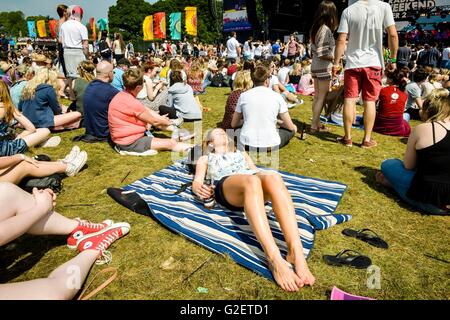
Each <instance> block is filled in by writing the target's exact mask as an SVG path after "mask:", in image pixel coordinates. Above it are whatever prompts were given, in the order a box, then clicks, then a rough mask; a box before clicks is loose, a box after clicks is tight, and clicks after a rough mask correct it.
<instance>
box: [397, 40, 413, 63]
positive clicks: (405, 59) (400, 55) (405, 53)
mask: <svg viewBox="0 0 450 320" xmlns="http://www.w3.org/2000/svg"><path fill="white" fill-rule="evenodd" d="M411 56H412V51H411V49H410V48H409V47H408V45H407V43H406V40H401V41H400V48H398V52H397V68H398V69H400V70H401V69H402V68H404V67H407V66H408V65H409V62H410V61H411Z"/></svg>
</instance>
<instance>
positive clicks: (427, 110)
mask: <svg viewBox="0 0 450 320" xmlns="http://www.w3.org/2000/svg"><path fill="white" fill-rule="evenodd" d="M423 111H424V114H425V118H426V121H427V122H437V121H444V120H445V119H447V118H448V117H450V96H449V92H448V90H447V89H435V90H433V92H432V93H431V94H430V95H429V97H428V100H427V101H426V102H425V103H424V105H423Z"/></svg>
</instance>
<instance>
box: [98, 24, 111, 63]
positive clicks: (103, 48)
mask: <svg viewBox="0 0 450 320" xmlns="http://www.w3.org/2000/svg"><path fill="white" fill-rule="evenodd" d="M98 51H99V52H100V55H101V57H102V58H103V60H106V61H109V62H111V55H112V51H111V40H109V37H108V31H106V30H102V35H101V37H100V40H99V41H98Z"/></svg>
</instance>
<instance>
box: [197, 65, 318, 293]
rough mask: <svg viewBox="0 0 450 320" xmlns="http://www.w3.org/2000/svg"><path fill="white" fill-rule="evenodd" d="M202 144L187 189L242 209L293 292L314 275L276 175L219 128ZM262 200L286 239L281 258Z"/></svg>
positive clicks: (273, 266)
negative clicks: (269, 206)
mask: <svg viewBox="0 0 450 320" xmlns="http://www.w3.org/2000/svg"><path fill="white" fill-rule="evenodd" d="M256 72H258V71H256ZM266 75H268V73H266ZM266 79H267V77H266ZM267 90H269V89H267ZM231 145H232V143H231ZM207 149H209V150H210V153H209V154H206V155H204V156H202V157H200V158H199V159H198V162H197V166H196V172H195V177H194V181H193V184H192V191H193V192H194V193H195V194H196V195H197V196H198V197H199V198H200V199H203V200H206V199H210V198H211V197H213V196H214V197H215V200H216V201H217V202H218V203H219V204H220V205H222V206H224V207H226V208H227V209H228V210H231V211H245V216H246V218H247V220H248V222H249V224H250V227H251V229H252V231H253V233H254V234H255V235H256V238H257V239H258V241H259V243H260V244H261V246H262V248H263V250H264V253H265V254H266V257H267V261H268V264H269V268H270V270H271V271H272V275H273V277H274V278H275V281H276V282H277V284H278V285H279V286H280V287H281V288H282V289H283V290H286V291H290V292H293V291H298V290H299V289H300V288H301V287H303V286H305V285H310V286H312V285H313V284H314V282H315V278H314V276H313V275H312V274H311V272H310V270H309V268H308V265H307V262H306V259H305V256H304V254H303V248H302V243H301V240H300V234H299V231H298V226H297V218H296V215H295V210H294V205H293V203H292V198H291V195H290V194H289V192H288V190H287V188H286V185H285V184H284V182H283V179H282V178H281V176H280V175H279V174H278V173H272V172H270V173H269V172H264V171H261V170H258V168H257V167H256V166H255V164H254V163H253V161H252V160H251V158H250V157H249V156H248V154H246V153H245V152H241V151H236V150H235V148H234V147H232V148H231V147H230V141H229V138H228V136H227V134H226V133H225V131H223V130H222V129H214V130H211V131H209V133H208V134H207V136H206V140H205V143H204V149H203V150H207ZM205 177H209V178H210V179H211V180H212V181H214V187H212V186H210V185H206V184H205V183H204V180H205ZM267 201H271V202H272V206H273V208H274V212H275V215H276V218H277V220H278V222H279V223H280V226H281V229H282V230H283V234H284V238H285V240H286V243H287V245H288V253H287V256H286V258H283V256H282V255H281V253H280V249H279V248H278V246H277V244H276V242H275V240H274V237H273V235H272V232H271V230H270V226H269V221H268V220H267V215H266V209H265V203H266V202H267Z"/></svg>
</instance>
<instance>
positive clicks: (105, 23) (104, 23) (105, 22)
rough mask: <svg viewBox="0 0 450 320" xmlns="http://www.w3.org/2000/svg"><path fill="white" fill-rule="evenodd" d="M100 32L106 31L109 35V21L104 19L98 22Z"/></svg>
mask: <svg viewBox="0 0 450 320" xmlns="http://www.w3.org/2000/svg"><path fill="white" fill-rule="evenodd" d="M97 23H98V26H99V28H100V31H103V30H106V31H108V33H109V25H108V19H105V18H102V19H99V20H98V21H97Z"/></svg>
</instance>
